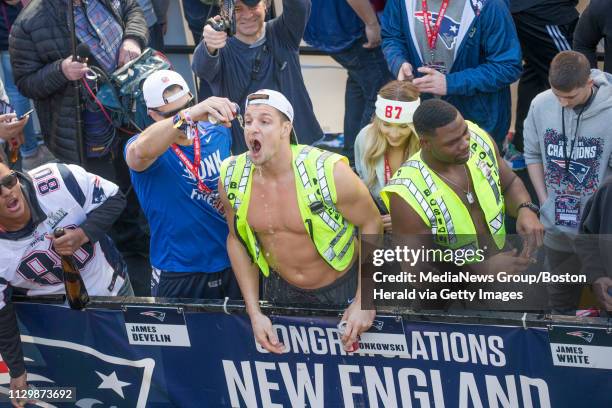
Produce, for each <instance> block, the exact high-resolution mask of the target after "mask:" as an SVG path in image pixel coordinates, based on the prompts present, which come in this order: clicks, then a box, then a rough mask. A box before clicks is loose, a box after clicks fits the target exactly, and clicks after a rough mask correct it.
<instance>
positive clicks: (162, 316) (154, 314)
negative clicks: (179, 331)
mask: <svg viewBox="0 0 612 408" xmlns="http://www.w3.org/2000/svg"><path fill="white" fill-rule="evenodd" d="M140 314H141V315H143V316H149V317H152V318H154V319H157V320H159V321H160V322H163V321H164V319H165V318H166V313H165V312H158V311H156V310H149V311H147V312H141V313H140Z"/></svg>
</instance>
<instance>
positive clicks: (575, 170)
mask: <svg viewBox="0 0 612 408" xmlns="http://www.w3.org/2000/svg"><path fill="white" fill-rule="evenodd" d="M551 161H552V162H553V163H555V164H556V165H557V166H559V167H561V168H562V169H564V170H565V161H564V160H551ZM589 170H591V168H590V167H589V166H585V165H584V164H582V163H578V162H575V161H570V163H569V173H570V174H571V175H572V176H574V178H575V179H576V180H578V182H579V183H582V182H584V179H585V178H586V176H587V174H588V173H589Z"/></svg>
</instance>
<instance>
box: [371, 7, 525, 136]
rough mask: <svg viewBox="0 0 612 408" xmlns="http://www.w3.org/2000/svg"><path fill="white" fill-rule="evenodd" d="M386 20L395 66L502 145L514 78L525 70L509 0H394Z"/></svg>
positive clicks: (386, 47)
mask: <svg viewBox="0 0 612 408" xmlns="http://www.w3.org/2000/svg"><path fill="white" fill-rule="evenodd" d="M382 21H383V23H382V41H383V52H384V54H385V58H386V59H387V63H388V64H389V69H390V70H391V73H393V74H394V75H395V76H396V77H397V79H399V80H410V81H413V83H414V84H415V85H416V86H417V87H418V89H419V91H420V92H421V93H422V94H425V95H424V96H425V98H427V97H429V96H434V97H441V98H443V99H444V100H446V101H447V102H449V103H451V104H452V105H454V106H455V107H456V108H457V109H458V110H459V112H461V115H462V116H463V117H464V118H465V119H466V120H469V121H471V122H474V123H478V124H479V126H481V127H482V128H483V129H484V130H485V131H486V132H487V133H488V134H490V135H491V136H492V137H493V139H494V140H495V142H496V143H497V145H498V147H500V148H501V146H502V142H503V141H504V138H505V137H506V134H507V132H508V129H509V128H510V116H511V115H510V108H511V105H510V84H512V83H513V82H514V81H516V80H517V79H519V77H520V75H521V71H522V62H521V47H520V44H519V41H518V37H517V34H516V30H515V28H514V23H513V22H512V16H511V15H510V11H509V10H508V6H507V5H506V4H505V2H504V1H503V0H486V1H473V0H463V1H455V0H453V1H450V0H422V1H416V2H409V1H408V2H407V1H404V0H389V1H388V2H387V6H386V8H385V11H384V15H383V19H382ZM427 94H429V95H427Z"/></svg>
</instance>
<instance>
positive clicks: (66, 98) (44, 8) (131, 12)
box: [9, 0, 148, 164]
mask: <svg viewBox="0 0 612 408" xmlns="http://www.w3.org/2000/svg"><path fill="white" fill-rule="evenodd" d="M100 1H102V3H104V4H105V5H106V6H107V7H108V8H109V10H111V11H112V13H113V14H114V15H115V18H116V19H117V21H119V22H120V23H121V25H122V26H123V38H124V39H125V38H132V39H135V40H136V41H138V43H139V44H140V47H141V48H142V49H144V47H145V45H146V43H147V36H148V32H147V24H146V22H145V19H144V15H143V13H142V10H141V9H140V7H139V6H138V3H137V2H136V0H100ZM66 10H67V1H66V0H32V2H31V3H30V4H28V6H27V7H26V8H25V9H24V10H23V11H22V12H21V14H20V15H19V17H18V18H17V20H16V21H15V23H14V24H13V29H12V31H11V35H10V38H9V52H10V54H11V64H12V66H13V76H14V78H15V84H16V85H17V88H18V89H19V91H20V92H21V94H22V95H24V96H26V97H28V98H31V99H33V100H34V105H35V107H36V112H37V113H38V118H39V120H40V127H41V129H42V133H43V136H44V139H45V143H46V144H47V147H48V148H49V150H51V152H53V154H54V155H55V156H56V157H57V158H58V159H59V160H60V161H61V162H65V163H79V152H78V149H77V143H76V134H77V132H76V117H77V110H76V106H75V101H74V92H75V91H74V87H73V85H72V83H71V81H69V80H68V79H67V78H66V77H65V76H64V74H63V73H62V70H61V63H62V61H63V60H64V59H66V58H67V57H68V56H69V55H70V54H71V46H70V31H69V27H68V17H67V13H66ZM79 164H80V163H79Z"/></svg>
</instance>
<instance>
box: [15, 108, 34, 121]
mask: <svg viewBox="0 0 612 408" xmlns="http://www.w3.org/2000/svg"><path fill="white" fill-rule="evenodd" d="M32 112H34V109H30V110H29V111H27V112H26V113H24V114H23V115H19V116H17V120H21V119H23V118H25V117H26V116H28V115H29V114H30V113H32Z"/></svg>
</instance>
